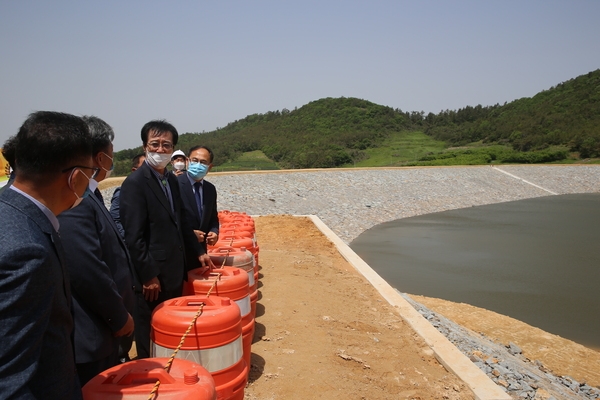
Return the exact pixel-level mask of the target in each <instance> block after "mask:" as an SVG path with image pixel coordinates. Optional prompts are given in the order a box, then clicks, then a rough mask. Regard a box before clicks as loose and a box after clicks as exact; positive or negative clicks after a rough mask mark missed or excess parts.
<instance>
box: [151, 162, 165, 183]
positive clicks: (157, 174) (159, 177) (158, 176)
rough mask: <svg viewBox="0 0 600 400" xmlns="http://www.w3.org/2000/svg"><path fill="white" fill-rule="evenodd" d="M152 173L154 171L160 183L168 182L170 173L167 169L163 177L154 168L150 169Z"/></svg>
mask: <svg viewBox="0 0 600 400" xmlns="http://www.w3.org/2000/svg"><path fill="white" fill-rule="evenodd" d="M148 166H149V165H148ZM150 171H152V173H153V174H154V176H155V177H156V178H157V179H158V180H159V182H162V181H163V180H165V181H166V180H167V177H168V176H169V171H168V170H167V169H166V168H165V174H164V175H161V174H159V173H158V172H156V170H155V169H154V168H152V167H150Z"/></svg>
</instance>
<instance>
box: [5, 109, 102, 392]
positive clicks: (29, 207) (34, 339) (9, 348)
mask: <svg viewBox="0 0 600 400" xmlns="http://www.w3.org/2000/svg"><path fill="white" fill-rule="evenodd" d="M90 140H91V139H90V134H89V130H88V127H87V125H86V124H85V122H84V121H83V120H82V119H81V118H79V117H76V116H74V115H69V114H63V113H56V112H47V111H38V112H35V113H33V114H31V115H30V116H29V118H28V119H27V120H26V121H25V122H24V123H23V125H22V126H21V128H20V129H19V132H18V133H17V137H16V144H15V160H16V164H17V165H16V167H17V168H16V172H17V174H16V177H15V181H14V182H13V184H12V186H10V187H9V188H7V189H6V190H5V191H4V192H2V194H0V215H1V216H2V228H3V229H1V230H0V293H2V295H1V296H0V338H2V345H1V346H0V398H2V399H6V398H10V399H13V398H19V399H21V398H23V399H24V398H27V399H30V398H36V399H79V398H81V388H80V385H79V381H78V379H77V375H76V373H75V358H74V352H73V337H72V335H73V316H72V304H71V288H70V285H69V275H68V271H67V267H66V264H65V260H64V248H63V245H62V244H61V239H60V236H59V235H58V228H59V222H58V220H57V218H56V216H57V215H58V214H60V213H61V212H63V211H65V210H67V209H69V208H70V207H73V206H74V205H76V204H77V203H78V202H79V201H80V199H81V197H82V196H83V194H84V192H85V190H86V188H87V186H88V182H89V180H90V179H91V177H92V176H93V175H94V174H95V173H96V172H97V169H96V168H94V166H93V162H92V158H91V155H92V148H91V143H90Z"/></svg>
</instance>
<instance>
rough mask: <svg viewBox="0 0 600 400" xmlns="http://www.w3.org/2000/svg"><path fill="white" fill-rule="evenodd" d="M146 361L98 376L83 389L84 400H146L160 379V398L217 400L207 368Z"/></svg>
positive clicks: (158, 359)
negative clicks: (168, 366) (166, 366)
mask: <svg viewBox="0 0 600 400" xmlns="http://www.w3.org/2000/svg"><path fill="white" fill-rule="evenodd" d="M168 360H169V359H168V358H145V359H141V360H135V361H130V362H128V363H124V364H119V365H117V366H115V367H113V368H110V369H107V370H106V371H104V372H101V373H100V374H98V375H96V376H95V377H94V378H92V379H91V380H90V381H89V382H88V383H86V384H85V386H84V387H83V388H82V392H83V399H84V400H117V399H118V400H138V399H139V400H142V399H143V400H146V399H147V398H148V396H149V395H150V392H151V391H152V389H153V387H154V385H155V383H156V381H158V380H160V386H159V387H158V392H157V394H158V397H157V398H158V399H176V400H188V399H189V400H192V399H194V400H215V399H216V398H217V392H216V388H215V381H214V379H213V377H212V376H211V375H210V373H209V372H208V371H207V370H206V368H204V367H202V366H201V365H198V364H196V363H193V362H191V361H187V360H181V359H177V358H176V359H175V360H173V363H172V364H171V369H170V371H169V372H167V371H165V369H164V366H165V365H166V364H167V362H168Z"/></svg>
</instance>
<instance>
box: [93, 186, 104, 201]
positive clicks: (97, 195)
mask: <svg viewBox="0 0 600 400" xmlns="http://www.w3.org/2000/svg"><path fill="white" fill-rule="evenodd" d="M94 194H95V195H96V197H97V198H98V200H100V201H101V202H102V203H104V197H102V193H101V192H100V190H98V189H96V190H94Z"/></svg>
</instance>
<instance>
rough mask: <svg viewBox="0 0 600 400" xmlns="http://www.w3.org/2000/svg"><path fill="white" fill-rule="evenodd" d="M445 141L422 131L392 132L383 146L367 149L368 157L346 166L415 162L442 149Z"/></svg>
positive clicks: (379, 165) (377, 165)
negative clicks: (433, 137)
mask: <svg viewBox="0 0 600 400" xmlns="http://www.w3.org/2000/svg"><path fill="white" fill-rule="evenodd" d="M445 147H446V144H445V143H444V142H441V141H439V140H435V139H432V138H431V137H430V136H427V135H426V134H424V133H423V132H420V131H411V132H408V131H404V132H397V133H393V134H391V135H390V136H389V137H388V138H387V139H386V140H385V141H384V142H383V143H382V146H381V147H377V148H371V149H366V150H364V152H365V153H366V154H367V155H368V158H367V159H364V160H361V161H357V162H356V163H353V164H347V165H345V166H346V167H354V166H356V167H387V166H401V165H406V163H408V162H414V161H417V160H419V159H420V158H421V157H423V156H425V155H426V154H428V153H436V152H440V151H442V150H443V149H444V148H445Z"/></svg>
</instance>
